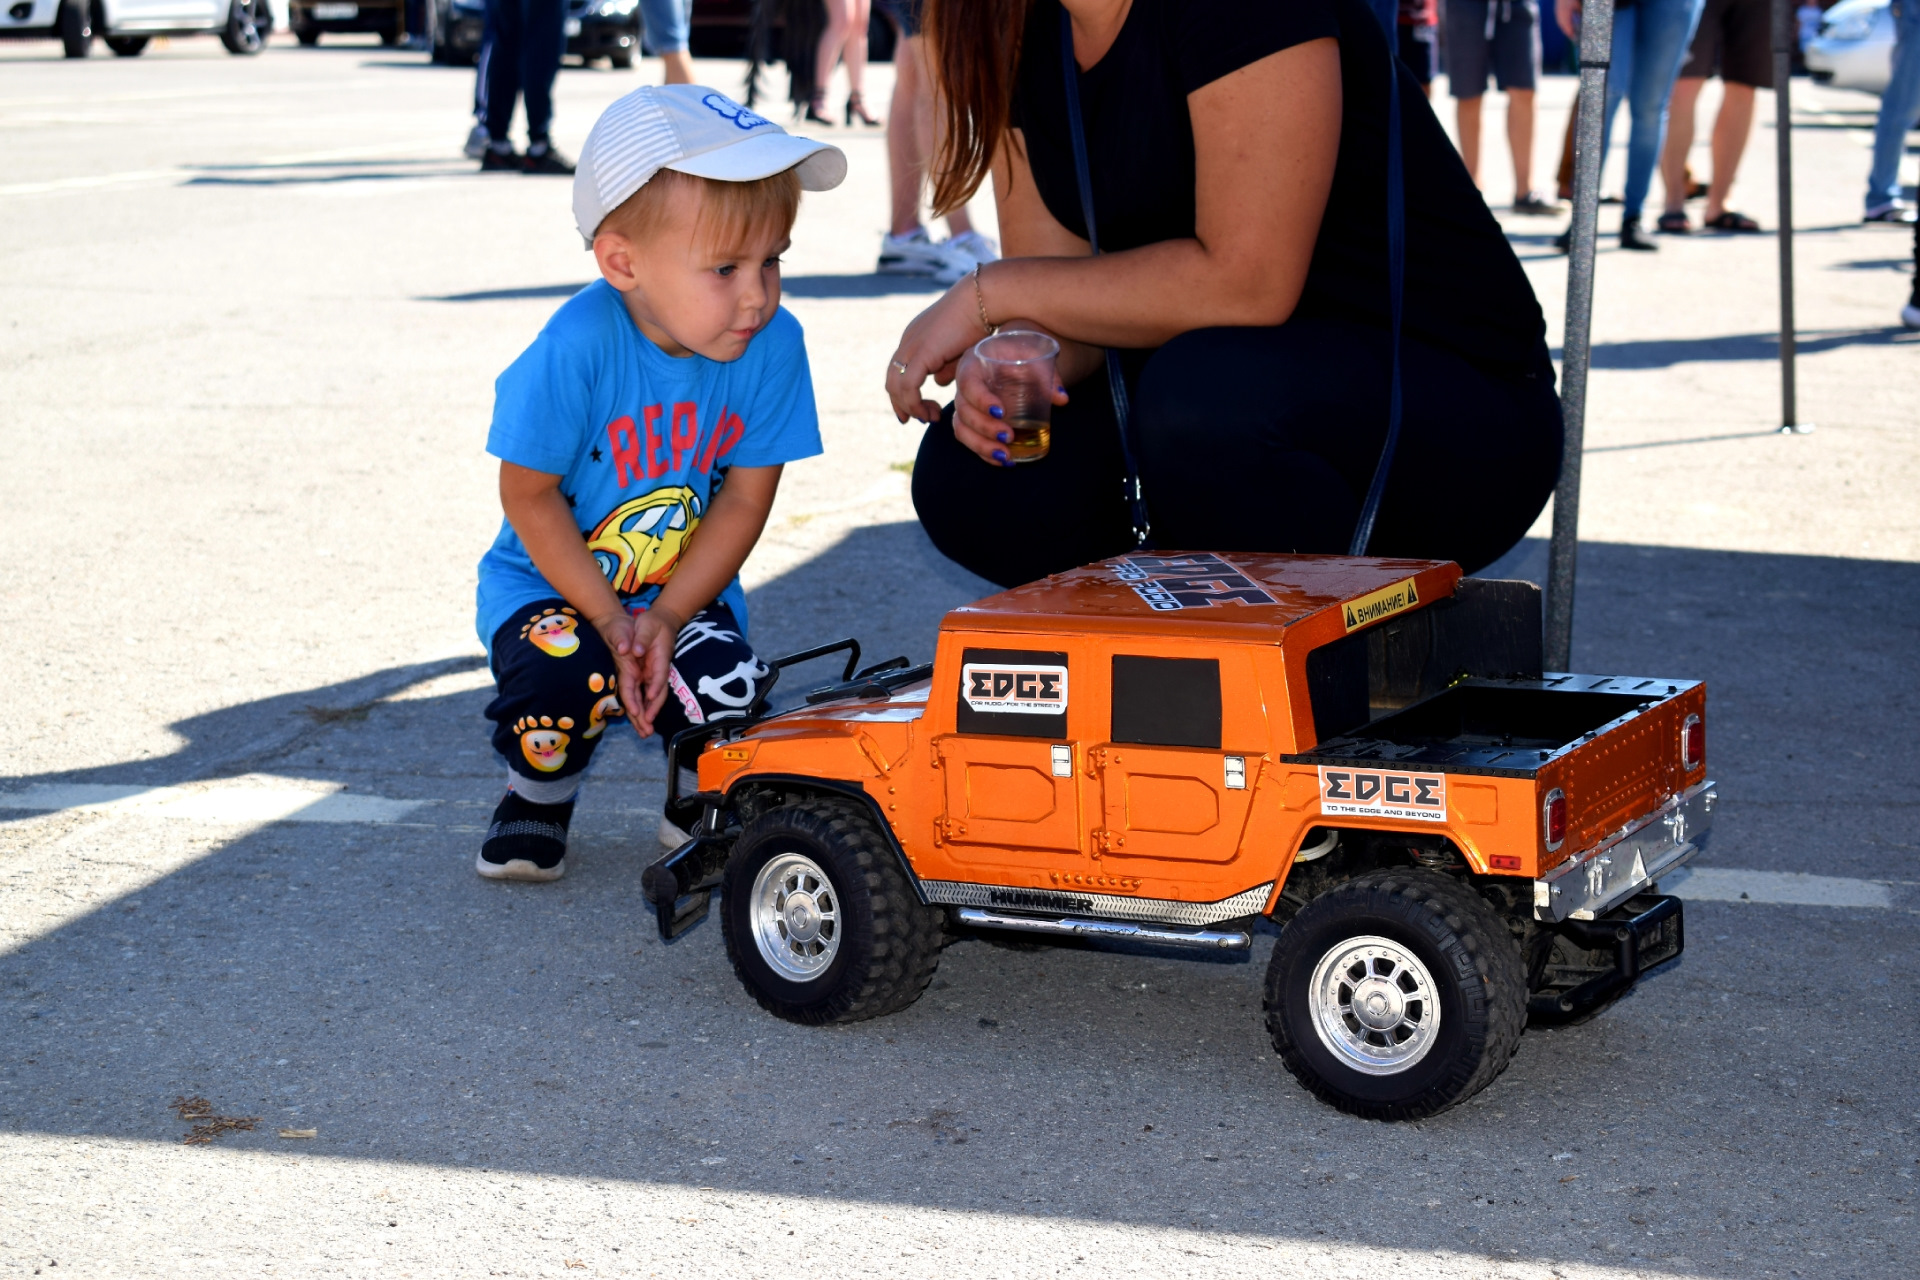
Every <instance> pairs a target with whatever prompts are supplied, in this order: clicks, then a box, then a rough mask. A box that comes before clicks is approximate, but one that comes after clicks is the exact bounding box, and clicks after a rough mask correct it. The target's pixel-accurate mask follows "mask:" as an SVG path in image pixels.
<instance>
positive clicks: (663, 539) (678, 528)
mask: <svg viewBox="0 0 1920 1280" xmlns="http://www.w3.org/2000/svg"><path fill="white" fill-rule="evenodd" d="M705 510H706V507H705V504H703V503H702V502H701V501H700V495H699V494H697V493H695V492H694V491H693V490H692V489H689V488H688V487H687V486H686V485H675V486H674V487H673V488H671V489H655V490H654V491H653V492H652V493H650V494H648V495H647V496H646V497H644V498H635V499H634V500H633V501H631V502H623V503H621V504H620V505H619V506H617V507H615V508H614V509H613V510H612V511H611V512H610V513H609V514H608V515H607V518H606V519H604V520H602V521H601V522H600V523H599V524H597V525H595V526H594V528H593V532H592V533H590V534H588V535H587V550H589V551H591V552H593V558H594V560H595V562H596V563H598V564H599V566H600V572H602V573H604V574H606V575H607V581H608V582H610V583H612V584H613V589H614V590H615V591H616V592H618V593H619V594H620V595H621V596H623V597H625V596H631V595H638V594H639V593H640V592H642V591H644V590H646V589H647V588H648V587H649V586H663V585H665V583H666V581H667V579H668V578H671V577H672V576H673V568H674V566H675V565H677V564H679V563H680V555H681V553H682V552H684V551H685V550H686V549H687V540H688V539H689V538H691V537H693V531H694V529H695V527H697V526H698V525H699V523H700V516H701V514H702V513H703V512H704V511H705Z"/></svg>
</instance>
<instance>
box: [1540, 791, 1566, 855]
mask: <svg viewBox="0 0 1920 1280" xmlns="http://www.w3.org/2000/svg"><path fill="white" fill-rule="evenodd" d="M1540 826H1541V828H1542V830H1543V831H1544V832H1545V833H1546V837H1547V852H1549V853H1551V852H1553V851H1554V850H1555V849H1558V848H1559V847H1560V845H1561V843H1562V842H1564V841H1565V840H1566V838H1567V793H1566V792H1564V791H1562V790H1560V789H1559V788H1558V787H1555V788H1554V789H1553V790H1552V791H1549V792H1547V799H1546V803H1545V804H1542V805H1541V806H1540Z"/></svg>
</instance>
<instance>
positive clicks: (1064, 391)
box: [1053, 387, 1067, 396]
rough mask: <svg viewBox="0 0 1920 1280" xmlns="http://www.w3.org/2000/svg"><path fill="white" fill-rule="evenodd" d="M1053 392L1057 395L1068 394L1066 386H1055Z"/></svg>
mask: <svg viewBox="0 0 1920 1280" xmlns="http://www.w3.org/2000/svg"><path fill="white" fill-rule="evenodd" d="M1053 394H1055V395H1057V396H1063V395H1065V394H1067V389H1066V388H1065V387H1055V388H1054V389H1053Z"/></svg>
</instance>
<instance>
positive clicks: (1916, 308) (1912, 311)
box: [1900, 295, 1920, 329]
mask: <svg viewBox="0 0 1920 1280" xmlns="http://www.w3.org/2000/svg"><path fill="white" fill-rule="evenodd" d="M1900 323H1901V324H1903V325H1905V326H1907V328H1909V329H1920V295H1917V296H1916V297H1915V298H1914V300H1913V301H1912V302H1909V303H1908V304H1907V305H1906V306H1904V307H1902V308H1900Z"/></svg>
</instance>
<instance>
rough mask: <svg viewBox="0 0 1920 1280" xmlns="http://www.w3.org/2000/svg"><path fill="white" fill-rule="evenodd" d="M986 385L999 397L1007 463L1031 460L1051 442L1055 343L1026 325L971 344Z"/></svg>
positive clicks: (1057, 348)
mask: <svg viewBox="0 0 1920 1280" xmlns="http://www.w3.org/2000/svg"><path fill="white" fill-rule="evenodd" d="M973 354H974V355H975V356H976V357H978V358H979V360H980V363H981V365H982V366H984V368H985V371H986V377H987V389H988V390H989V391H991V392H993V394H994V396H995V397H996V398H997V399H998V400H999V401H1000V408H1001V411H1002V412H1003V413H1004V414H1005V415H1006V416H1005V417H1004V418H1002V419H1001V421H1002V422H1004V423H1005V424H1006V428H1007V436H1008V439H1007V443H1006V446H1005V448H1006V451H1007V461H1008V462H1037V461H1039V460H1040V459H1041V458H1044V457H1046V456H1047V450H1048V448H1050V447H1051V446H1052V444H1053V389H1054V388H1055V387H1057V386H1059V385H1060V381H1059V376H1058V374H1057V373H1056V371H1055V369H1054V359H1055V357H1057V356H1058V355H1059V354H1060V344H1059V343H1058V342H1055V341H1054V340H1053V339H1052V338H1049V337H1048V336H1047V335H1046V334H1044V333H1035V332H1034V331H1033V330H1031V329H1007V330H1004V331H1003V332H1000V333H995V334H989V335H988V336H987V337H984V338H982V339H980V341H978V342H976V343H974V344H973Z"/></svg>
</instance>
